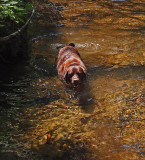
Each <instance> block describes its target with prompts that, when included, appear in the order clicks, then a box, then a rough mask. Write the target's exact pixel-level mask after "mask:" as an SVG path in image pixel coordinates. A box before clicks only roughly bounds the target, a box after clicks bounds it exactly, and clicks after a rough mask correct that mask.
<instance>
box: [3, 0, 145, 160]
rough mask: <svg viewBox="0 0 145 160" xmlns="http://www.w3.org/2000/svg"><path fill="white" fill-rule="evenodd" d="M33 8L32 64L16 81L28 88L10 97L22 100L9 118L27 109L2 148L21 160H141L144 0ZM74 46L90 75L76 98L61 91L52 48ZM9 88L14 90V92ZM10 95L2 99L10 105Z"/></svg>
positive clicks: (144, 99)
mask: <svg viewBox="0 0 145 160" xmlns="http://www.w3.org/2000/svg"><path fill="white" fill-rule="evenodd" d="M33 2H34V3H35V4H37V11H36V17H35V19H34V23H33V26H32V29H30V31H31V32H32V33H31V34H32V48H33V50H32V52H33V54H34V55H35V56H36V57H35V56H34V57H35V58H34V57H33V60H32V62H31V63H30V64H31V65H28V66H27V65H26V66H27V67H26V68H27V69H26V72H24V77H23V78H20V79H19V84H23V83H22V82H25V85H24V86H23V87H22V88H23V90H18V89H20V88H21V85H18V86H17V89H15V91H16V93H15V94H14V95H16V97H17V96H18V95H19V96H18V97H19V98H18V97H17V98H18V99H16V97H15V96H12V99H11V100H12V102H15V103H13V106H14V107H13V108H12V109H11V111H12V112H11V114H10V115H12V114H13V113H16V112H17V111H16V108H15V105H17V106H19V105H20V104H23V102H26V103H24V106H23V107H24V108H23V114H21V115H20V116H19V115H17V117H18V119H16V120H15V121H14V122H13V124H12V123H11V122H9V123H8V126H9V127H10V128H12V127H13V126H15V127H16V128H17V129H15V130H14V132H12V133H13V136H11V137H12V139H10V138H9V139H10V140H9V141H7V143H8V144H11V143H12V142H13V143H14V144H15V143H16V144H17V147H16V151H17V153H18V155H19V157H22V158H27V159H64V160H65V159H66V160H68V159H71V160H73V159H92V160H95V159H100V160H101V159H102V160H104V159H106V160H112V159H113V160H115V159H116V160H117V159H120V160H124V159H132V158H134V159H136V160H138V159H140V160H143V159H144V157H145V150H144V148H145V142H144V133H145V130H144V119H145V117H144V106H145V67H144V65H145V47H144V46H145V40H144V34H145V30H144V29H145V23H144V18H145V10H144V2H143V0H135V1H133V0H129V1H128V0H110V1H107V0H100V1H94V0H89V1H82V0H79V1H75V0H72V1H67V0H66V1H64V0H54V1H53V2H46V1H43V0H41V1H35V0H33ZM71 42H73V43H75V44H76V47H77V49H78V50H79V52H80V54H81V57H82V58H83V60H84V62H85V64H86V65H87V68H88V74H89V75H88V83H86V84H85V85H86V86H85V87H84V88H83V89H82V90H80V91H78V92H76V91H73V90H71V89H68V88H65V87H64V86H63V85H62V84H61V82H60V81H59V80H58V77H57V71H56V68H55V60H56V57H57V54H58V49H57V48H59V47H60V46H64V45H66V44H69V43H71ZM18 68H19V67H18ZM28 71H29V72H28ZM20 73H21V72H20ZM30 73H31V74H30ZM17 75H21V74H19V73H18V74H17ZM29 75H31V76H29ZM12 77H13V76H12ZM20 77H21V76H20ZM6 79H7V78H6ZM26 79H27V80H28V81H26ZM3 82H4V81H3ZM27 82H29V85H30V86H31V87H30V86H28V87H26V86H27V85H26V84H27ZM8 83H10V84H11V85H12V90H13V88H15V87H14V86H16V85H17V81H14V82H13V83H12V82H11V81H10V82H8ZM6 86H8V87H9V85H6ZM6 86H5V87H6ZM8 87H7V88H8ZM22 88H21V89H22ZM9 89H11V88H9ZM32 90H33V92H32ZM8 91H9V92H12V91H11V90H6V92H3V91H2V92H1V96H2V97H3V98H5V97H6V99H7V95H8ZM28 91H30V92H28ZM24 92H25V94H24ZM8 100H9V99H8ZM28 100H30V101H28ZM16 101H18V102H19V103H16ZM29 102H31V103H29ZM25 107H26V108H25ZM14 109H15V110H14ZM20 112H22V111H20ZM17 113H18V112H17ZM20 117H21V118H20ZM7 129H8V128H7V127H6V130H7ZM52 131H53V132H52ZM50 133H51V134H50ZM4 143H5V142H4ZM36 153H37V154H36Z"/></svg>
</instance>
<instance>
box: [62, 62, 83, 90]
mask: <svg viewBox="0 0 145 160" xmlns="http://www.w3.org/2000/svg"><path fill="white" fill-rule="evenodd" d="M85 79H86V69H85V68H83V67H81V66H80V65H72V66H69V67H68V69H67V73H66V75H65V80H66V82H67V83H68V84H71V85H72V86H73V87H79V86H80V85H81V84H82V83H83V81H84V80H85Z"/></svg>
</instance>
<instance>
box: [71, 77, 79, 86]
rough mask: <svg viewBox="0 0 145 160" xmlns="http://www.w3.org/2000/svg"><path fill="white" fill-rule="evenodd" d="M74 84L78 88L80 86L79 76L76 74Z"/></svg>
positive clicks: (73, 79) (73, 78)
mask: <svg viewBox="0 0 145 160" xmlns="http://www.w3.org/2000/svg"><path fill="white" fill-rule="evenodd" d="M72 83H73V84H74V85H75V86H77V85H78V84H79V76H78V75H77V74H75V75H74V76H73V77H72Z"/></svg>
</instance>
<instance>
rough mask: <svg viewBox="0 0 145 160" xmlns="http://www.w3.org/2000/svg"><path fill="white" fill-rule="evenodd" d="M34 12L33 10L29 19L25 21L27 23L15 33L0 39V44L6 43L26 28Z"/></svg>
mask: <svg viewBox="0 0 145 160" xmlns="http://www.w3.org/2000/svg"><path fill="white" fill-rule="evenodd" d="M34 12H35V9H33V11H32V14H31V16H30V18H29V19H28V20H27V22H26V23H25V24H24V25H23V26H22V27H21V28H20V29H19V30H17V31H16V32H14V33H12V34H10V35H8V36H5V37H0V42H4V41H7V40H9V39H10V38H11V37H13V36H16V35H17V34H19V33H20V32H21V31H22V30H23V29H24V28H25V27H26V26H27V24H28V23H29V22H30V20H31V19H32V17H33V14H34Z"/></svg>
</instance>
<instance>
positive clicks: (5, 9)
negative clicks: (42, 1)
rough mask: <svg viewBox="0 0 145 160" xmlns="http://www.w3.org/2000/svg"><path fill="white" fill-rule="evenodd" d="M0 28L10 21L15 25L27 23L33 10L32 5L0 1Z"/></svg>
mask: <svg viewBox="0 0 145 160" xmlns="http://www.w3.org/2000/svg"><path fill="white" fill-rule="evenodd" d="M0 1H1V2H0V3H1V4H0V27H3V26H5V24H6V22H7V21H8V20H11V21H12V22H15V23H20V22H23V23H24V21H25V17H26V15H27V13H28V11H31V10H32V4H30V3H25V2H24V0H0Z"/></svg>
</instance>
